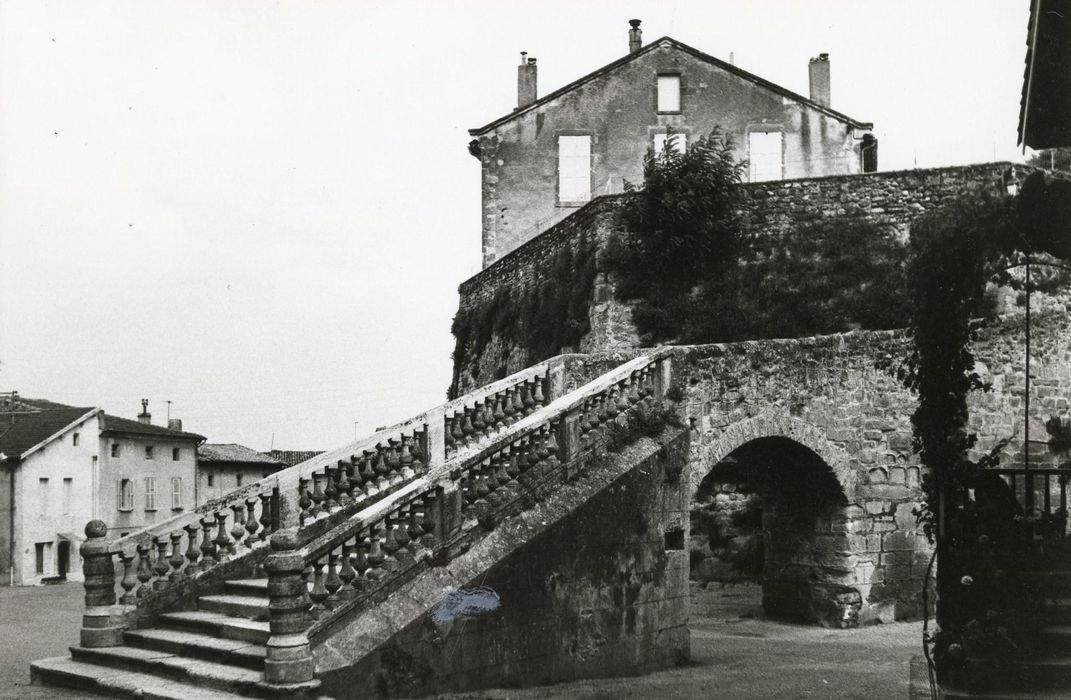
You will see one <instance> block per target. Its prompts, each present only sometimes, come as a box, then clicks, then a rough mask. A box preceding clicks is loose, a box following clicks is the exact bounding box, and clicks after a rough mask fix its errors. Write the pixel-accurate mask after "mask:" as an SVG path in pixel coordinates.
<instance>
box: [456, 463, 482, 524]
mask: <svg viewBox="0 0 1071 700" xmlns="http://www.w3.org/2000/svg"><path fill="white" fill-rule="evenodd" d="M458 488H460V489H461V496H462V498H463V499H464V503H462V504H461V512H462V513H468V511H469V510H470V509H471V508H472V507H473V506H475V505H476V499H477V498H479V496H478V495H477V494H476V480H475V476H474V474H473V473H472V470H471V469H469V471H468V473H467V474H466V476H464V477H462V478H461V479H460V480H459V481H458Z"/></svg>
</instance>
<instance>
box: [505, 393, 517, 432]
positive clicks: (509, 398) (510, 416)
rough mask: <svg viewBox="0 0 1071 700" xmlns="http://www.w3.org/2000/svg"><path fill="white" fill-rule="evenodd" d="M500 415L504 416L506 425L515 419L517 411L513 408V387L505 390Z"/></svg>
mask: <svg viewBox="0 0 1071 700" xmlns="http://www.w3.org/2000/svg"><path fill="white" fill-rule="evenodd" d="M502 413H503V414H504V415H505V416H506V425H509V424H511V423H513V422H514V421H515V420H516V419H517V416H516V414H517V409H516V408H514V407H513V387H510V388H508V389H506V399H505V403H504V405H503V406H502Z"/></svg>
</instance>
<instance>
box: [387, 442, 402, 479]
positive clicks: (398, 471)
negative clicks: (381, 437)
mask: <svg viewBox="0 0 1071 700" xmlns="http://www.w3.org/2000/svg"><path fill="white" fill-rule="evenodd" d="M387 466H388V467H390V474H389V476H388V478H389V479H390V485H391V486H395V485H396V484H400V483H402V468H401V459H400V458H399V456H398V441H397V440H395V439H394V438H387Z"/></svg>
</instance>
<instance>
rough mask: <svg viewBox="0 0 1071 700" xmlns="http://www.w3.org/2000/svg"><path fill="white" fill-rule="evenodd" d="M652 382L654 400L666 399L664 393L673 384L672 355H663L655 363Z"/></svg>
mask: <svg viewBox="0 0 1071 700" xmlns="http://www.w3.org/2000/svg"><path fill="white" fill-rule="evenodd" d="M654 380H655V381H654V398H655V400H658V401H660V400H662V399H664V398H665V397H666V391H668V390H669V387H670V385H671V384H672V383H673V356H672V355H669V354H666V355H663V356H662V357H661V358H659V359H658V360H657V361H656V362H655V371H654Z"/></svg>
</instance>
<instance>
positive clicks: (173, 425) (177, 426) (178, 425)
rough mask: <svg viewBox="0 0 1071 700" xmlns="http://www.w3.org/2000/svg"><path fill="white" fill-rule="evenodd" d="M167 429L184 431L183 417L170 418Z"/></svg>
mask: <svg viewBox="0 0 1071 700" xmlns="http://www.w3.org/2000/svg"><path fill="white" fill-rule="evenodd" d="M167 429H168V430H174V431H176V432H179V433H181V432H182V419H181V418H168V419H167Z"/></svg>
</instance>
